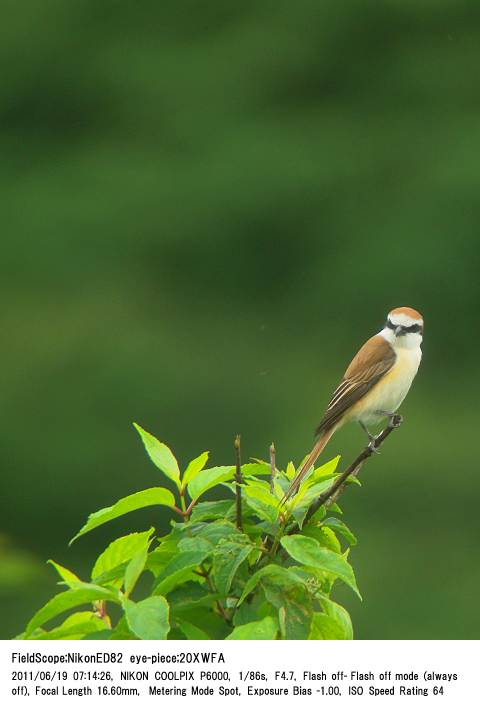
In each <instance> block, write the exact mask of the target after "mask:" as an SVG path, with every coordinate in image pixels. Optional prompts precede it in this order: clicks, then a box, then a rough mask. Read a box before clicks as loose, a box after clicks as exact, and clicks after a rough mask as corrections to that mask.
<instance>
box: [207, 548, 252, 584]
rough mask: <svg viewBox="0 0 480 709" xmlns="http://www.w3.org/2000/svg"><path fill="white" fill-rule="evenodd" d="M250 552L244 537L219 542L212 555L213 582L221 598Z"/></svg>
mask: <svg viewBox="0 0 480 709" xmlns="http://www.w3.org/2000/svg"><path fill="white" fill-rule="evenodd" d="M251 550H252V545H251V543H250V540H249V538H248V537H247V536H246V535H242V538H241V539H239V540H238V541H237V540H233V539H232V540H229V541H223V542H221V543H220V544H219V545H218V546H217V547H216V549H215V552H214V555H213V580H214V583H215V586H216V588H217V591H218V592H219V594H220V595H221V596H226V595H227V594H228V592H229V590H230V586H231V585H232V581H233V577H234V576H235V573H236V571H237V569H238V567H239V566H240V564H242V563H243V562H244V561H245V559H246V558H247V556H248V555H249V554H250V552H251Z"/></svg>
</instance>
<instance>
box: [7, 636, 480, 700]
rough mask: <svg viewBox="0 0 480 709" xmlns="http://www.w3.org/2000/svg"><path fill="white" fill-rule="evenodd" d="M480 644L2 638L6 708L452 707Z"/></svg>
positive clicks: (470, 686)
mask: <svg viewBox="0 0 480 709" xmlns="http://www.w3.org/2000/svg"><path fill="white" fill-rule="evenodd" d="M479 653H480V641H476V640H475V641H466V640H452V641H374V640H372V641H367V640H365V641H355V642H342V641H289V642H278V641H236V642H235V641H231V642H216V641H211V642H202V641H197V642H187V641H185V642H177V641H169V642H147V641H138V642H132V641H130V642H127V641H123V642H120V641H117V642H98V641H87V642H81V641H69V642H59V641H50V642H41V641H37V642H35V641H28V642H27V641H23V642H17V641H12V640H3V641H0V662H1V677H2V681H1V687H0V698H1V700H2V701H1V705H2V706H8V707H18V708H19V709H21V708H22V707H31V706H35V707H52V706H53V707H55V706H63V704H64V702H65V700H68V701H69V702H72V703H73V704H75V705H76V706H82V705H83V706H93V707H96V706H101V707H102V708H103V707H105V708H107V707H110V706H111V707H113V706H118V704H119V703H127V702H129V703H130V704H131V701H132V698H133V699H134V700H135V702H136V705H137V706H145V707H150V706H151V707H154V706H157V705H158V702H159V701H163V702H165V706H168V707H169V709H170V707H172V708H173V709H175V708H176V707H183V708H184V709H186V708H187V707H189V706H190V704H191V702H192V701H195V706H196V707H199V708H200V707H207V706H208V708H209V709H211V708H212V707H216V706H219V707H220V706H222V707H224V706H225V699H227V700H228V702H229V704H231V705H235V706H237V705H238V706H240V704H241V703H244V702H245V701H248V702H249V706H261V707H262V709H263V708H264V707H269V706H272V707H273V706H275V707H279V706H280V707H287V706H288V707H289V709H291V707H292V698H293V700H294V701H295V706H297V707H300V706H305V707H308V706H324V707H333V708H336V707H337V708H338V709H341V708H342V707H355V706H356V707H359V708H360V707H366V706H368V707H375V706H377V707H379V708H380V707H381V708H382V709H383V707H407V706H408V707H409V706H412V705H413V706H416V705H418V706H420V705H421V706H422V707H452V706H454V704H457V703H458V704H459V705H460V704H461V703H463V706H473V705H474V701H475V697H477V700H476V701H477V702H478V701H479V699H478V684H477V675H478V661H479Z"/></svg>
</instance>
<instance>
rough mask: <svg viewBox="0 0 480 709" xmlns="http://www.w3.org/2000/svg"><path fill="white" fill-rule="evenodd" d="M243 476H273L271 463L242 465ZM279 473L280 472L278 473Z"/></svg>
mask: <svg viewBox="0 0 480 709" xmlns="http://www.w3.org/2000/svg"><path fill="white" fill-rule="evenodd" d="M241 469H242V476H246V475H268V476H270V475H271V474H272V469H271V468H270V465H269V463H264V462H262V463H245V464H244V465H242V468H241ZM277 472H279V471H277Z"/></svg>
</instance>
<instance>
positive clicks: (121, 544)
mask: <svg viewBox="0 0 480 709" xmlns="http://www.w3.org/2000/svg"><path fill="white" fill-rule="evenodd" d="M154 531H155V529H154V528H153V527H150V529H148V530H147V531H146V532H133V533H132V534H126V535H125V536H124V537H119V538H118V539H115V541H113V542H112V543H111V544H109V545H108V547H107V548H106V549H105V551H103V552H102V553H101V554H100V556H99V557H98V558H97V560H96V562H95V564H94V567H93V569H92V581H95V580H96V579H98V578H99V577H101V576H103V575H104V574H106V573H107V572H109V571H113V570H114V569H122V565H123V564H125V562H128V561H130V559H132V557H133V556H135V554H136V553H137V552H139V551H140V550H141V549H148V546H149V543H150V541H151V536H152V534H153V533H154ZM122 577H123V573H120V576H119V578H122ZM113 578H115V577H113ZM97 583H98V581H97Z"/></svg>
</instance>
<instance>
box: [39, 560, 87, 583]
mask: <svg viewBox="0 0 480 709" xmlns="http://www.w3.org/2000/svg"><path fill="white" fill-rule="evenodd" d="M47 564H51V565H52V566H53V567H54V569H55V570H56V571H57V573H58V575H59V576H60V578H61V579H62V580H63V581H65V583H66V584H67V586H70V588H73V586H75V585H76V584H78V583H82V581H81V579H79V578H78V576H76V574H74V573H73V571H69V569H66V568H65V567H64V566H60V564H57V562H56V561H53V559H49V560H48V561H47Z"/></svg>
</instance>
